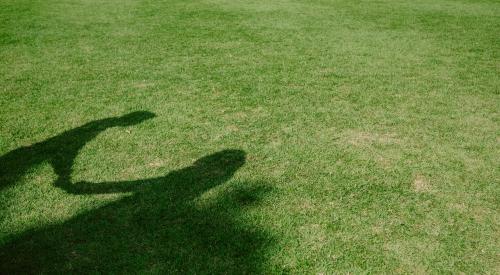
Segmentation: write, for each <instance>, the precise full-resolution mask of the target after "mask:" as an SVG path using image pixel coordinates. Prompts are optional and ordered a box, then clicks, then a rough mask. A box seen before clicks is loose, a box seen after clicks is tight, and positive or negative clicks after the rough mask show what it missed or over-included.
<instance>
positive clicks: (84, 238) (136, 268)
mask: <svg viewBox="0 0 500 275" xmlns="http://www.w3.org/2000/svg"><path fill="white" fill-rule="evenodd" d="M91 125H92V124H91ZM106 125H107V127H104V129H105V128H108V127H110V126H109V125H116V123H110V124H106ZM95 128H100V127H94V126H92V127H90V129H95ZM70 132H71V131H70ZM92 132H93V134H92V136H95V135H96V130H92ZM67 133H69V132H67ZM67 136H69V137H73V138H75V135H72V134H69V135H67ZM83 136H85V137H86V140H89V138H88V137H90V136H91V134H84V135H83ZM53 140H56V139H55V138H54V139H53ZM58 140H59V141H61V142H63V141H64V140H62V139H58ZM53 143H54V141H51V142H48V143H41V144H53ZM79 144H81V145H80V146H77V145H76V143H75V145H73V146H72V147H66V148H67V149H68V152H71V154H69V153H68V155H67V156H68V157H67V158H65V159H66V160H67V161H71V164H72V161H73V160H74V158H75V156H76V153H77V152H78V150H79V149H80V148H81V147H82V146H83V144H84V143H83V142H80V143H79ZM39 146H40V147H43V146H41V145H39ZM45 146H47V145H45ZM53 146H55V144H54V145H53ZM49 148H51V149H52V148H53V147H52V146H49ZM40 154H41V153H40ZM245 155H246V154H245V152H244V151H241V150H223V151H219V152H216V153H213V154H210V155H208V156H205V157H202V158H200V159H198V160H197V161H195V162H194V163H193V164H192V165H191V166H189V167H186V168H183V169H179V170H176V171H172V172H170V173H168V174H166V175H165V176H163V177H157V178H150V179H143V180H134V181H119V182H102V183H90V182H79V183H71V181H70V180H69V173H68V171H71V165H70V164H62V163H61V161H62V159H58V160H57V161H55V165H56V166H55V167H60V168H59V169H62V171H63V172H64V173H61V174H60V173H58V178H59V179H58V184H57V186H58V187H59V188H63V189H64V190H66V191H67V192H68V193H72V194H78V195H84V196H85V195H90V194H107V193H122V192H128V193H127V194H128V195H126V196H125V197H122V198H120V199H119V200H117V201H115V202H113V203H110V204H108V205H106V206H104V207H101V208H98V209H96V210H92V211H90V212H87V213H85V214H81V215H78V216H76V217H74V218H72V219H70V220H69V221H67V222H64V223H62V224H58V225H52V226H48V227H45V228H41V229H34V230H30V231H28V232H25V233H23V234H22V235H20V236H18V237H16V238H15V239H13V240H11V241H10V242H8V243H6V244H5V245H4V246H2V247H0V259H1V261H0V273H5V274H16V273H68V272H70V273H124V272H126V273H139V272H141V273H142V272H154V273H182V274H184V273H209V274H214V273H215V274H217V273H238V274H240V273H243V274H245V273H258V272H259V271H260V270H261V269H260V268H261V266H262V264H263V263H264V261H265V259H264V258H263V257H264V255H265V253H264V251H265V250H266V248H267V247H268V245H269V244H270V243H271V239H270V238H269V237H268V235H267V234H266V233H265V232H263V231H261V230H259V229H258V228H255V227H252V226H251V225H249V224H247V222H246V221H245V219H244V218H243V217H244V215H243V214H244V211H245V209H247V208H248V207H252V205H253V204H254V203H255V202H256V201H257V200H258V199H259V198H261V197H262V196H263V195H264V193H265V192H267V191H268V189H267V188H268V187H266V185H264V184H261V183H245V182H235V183H234V184H232V185H231V186H225V187H224V188H220V189H215V190H212V191H213V192H210V193H209V194H207V196H205V197H203V196H201V195H202V194H204V193H205V192H206V191H208V190H210V189H212V188H214V187H216V186H218V185H221V184H222V183H224V182H226V181H228V180H229V179H231V177H232V176H233V175H234V173H235V172H236V171H237V170H238V169H239V168H240V167H241V166H242V165H243V164H244V163H245V159H246V156H245ZM4 160H5V159H3V161H4ZM52 161H54V160H52ZM51 163H53V165H54V162H51ZM61 167H62V168H61ZM59 171H61V170H59ZM202 197H203V198H202Z"/></svg>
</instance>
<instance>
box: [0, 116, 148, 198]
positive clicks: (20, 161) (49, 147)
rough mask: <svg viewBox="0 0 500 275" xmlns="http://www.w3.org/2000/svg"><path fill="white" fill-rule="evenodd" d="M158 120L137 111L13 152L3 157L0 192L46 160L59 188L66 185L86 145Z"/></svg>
mask: <svg viewBox="0 0 500 275" xmlns="http://www.w3.org/2000/svg"><path fill="white" fill-rule="evenodd" d="M153 117H155V114H153V113H151V112H145V111H138V112H132V113H129V114H126V115H123V116H119V117H110V118H105V119H100V120H95V121H92V122H89V123H87V124H84V125H82V126H80V127H77V128H74V129H71V130H68V131H65V132H63V133H61V134H59V135H57V136H55V137H52V138H49V139H47V140H45V141H43V142H39V143H36V144H33V145H30V146H26V147H21V148H18V149H15V150H13V151H10V152H9V153H7V154H5V155H3V156H1V157H0V190H2V189H4V188H5V187H8V186H10V185H12V184H15V183H16V182H17V181H18V180H19V179H20V178H21V177H22V176H23V175H25V174H26V172H27V171H28V169H30V168H31V167H34V166H36V165H38V164H40V163H42V162H44V161H47V162H48V163H49V164H50V165H51V166H52V167H53V168H54V172H55V173H56V175H57V179H56V181H55V184H56V185H65V184H66V185H67V183H68V182H69V179H70V175H71V170H72V167H73V163H74V161H75V158H76V157H77V155H78V153H79V151H80V150H81V149H82V148H83V146H85V144H86V143H87V142H89V141H91V140H92V139H94V138H95V137H96V136H97V135H98V134H99V133H101V132H103V131H104V130H106V129H109V128H112V127H125V126H131V125H135V124H138V123H141V122H143V121H145V120H148V119H151V118H153Z"/></svg>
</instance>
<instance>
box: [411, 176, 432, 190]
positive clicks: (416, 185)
mask: <svg viewBox="0 0 500 275" xmlns="http://www.w3.org/2000/svg"><path fill="white" fill-rule="evenodd" d="M430 188H431V186H430V183H429V180H427V179H426V178H425V177H424V176H423V175H421V174H417V175H415V177H414V179H413V189H414V190H415V191H416V192H427V191H429V190H430Z"/></svg>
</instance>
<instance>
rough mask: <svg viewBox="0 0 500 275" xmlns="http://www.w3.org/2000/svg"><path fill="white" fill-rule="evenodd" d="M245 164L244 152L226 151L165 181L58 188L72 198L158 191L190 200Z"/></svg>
mask: <svg viewBox="0 0 500 275" xmlns="http://www.w3.org/2000/svg"><path fill="white" fill-rule="evenodd" d="M244 163H245V152H244V151H241V150H222V151H219V152H217V153H214V154H211V155H208V156H205V157H202V158H200V159H198V160H197V161H195V162H194V163H193V164H192V165H191V166H189V167H186V168H183V169H179V170H175V171H172V172H170V173H168V174H167V175H165V176H163V177H156V178H149V179H141V180H132V181H116V182H99V183H93V182H76V183H71V182H70V181H61V182H59V183H57V186H58V187H59V188H62V189H64V190H65V191H66V192H68V193H72V194H109V193H123V192H136V191H140V190H141V189H144V188H157V190H158V191H159V192H169V191H170V192H172V195H173V196H175V198H173V199H177V198H182V199H188V198H192V197H195V196H197V195H199V194H200V193H202V192H203V191H205V190H207V189H209V188H211V187H214V186H217V185H219V184H221V183H223V182H225V181H227V180H228V179H230V178H231V177H232V176H233V174H234V173H235V172H236V171H237V170H238V169H239V168H240V167H241V166H242V165H243V164H244Z"/></svg>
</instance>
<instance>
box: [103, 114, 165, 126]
mask: <svg viewBox="0 0 500 275" xmlns="http://www.w3.org/2000/svg"><path fill="white" fill-rule="evenodd" d="M154 117H156V115H155V114H154V113H151V112H147V111H137V112H132V113H129V114H126V115H123V116H119V117H115V118H113V124H114V125H116V126H122V127H124V126H131V125H135V124H139V123H141V122H143V121H145V120H148V119H152V118H154Z"/></svg>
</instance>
